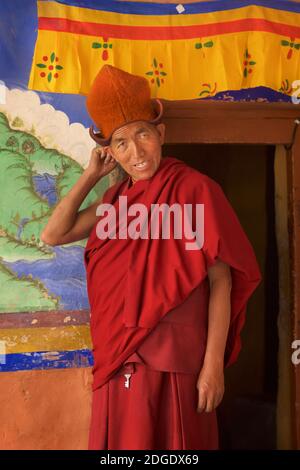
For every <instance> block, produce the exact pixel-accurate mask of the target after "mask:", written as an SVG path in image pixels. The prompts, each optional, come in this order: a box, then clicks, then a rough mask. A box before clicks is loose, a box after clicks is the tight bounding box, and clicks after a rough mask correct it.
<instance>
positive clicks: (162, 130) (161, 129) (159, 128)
mask: <svg viewBox="0 0 300 470" xmlns="http://www.w3.org/2000/svg"><path fill="white" fill-rule="evenodd" d="M156 129H157V131H158V134H159V140H160V144H161V145H163V144H164V142H165V132H166V126H165V124H163V123H162V122H161V123H160V124H156Z"/></svg>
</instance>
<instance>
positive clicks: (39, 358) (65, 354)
mask: <svg viewBox="0 0 300 470" xmlns="http://www.w3.org/2000/svg"><path fill="white" fill-rule="evenodd" d="M4 362H5V363H4ZM93 362H94V361H93V356H92V352H91V351H90V350H89V349H80V350H76V351H41V352H31V353H19V354H6V355H1V357H0V372H14V371H17V370H35V369H69V368H72V367H75V368H76V367H90V366H92V365H93Z"/></svg>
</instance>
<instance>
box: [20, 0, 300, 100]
mask: <svg viewBox="0 0 300 470" xmlns="http://www.w3.org/2000/svg"><path fill="white" fill-rule="evenodd" d="M103 64H112V65H115V66H116V67H119V68H122V69H124V70H126V71H128V72H131V73H135V74H138V75H141V76H144V77H146V78H147V79H148V80H149V83H150V85H151V90H152V96H153V97H161V98H165V99H170V100H172V99H199V98H206V97H213V96H215V95H216V94H217V93H219V92H222V91H225V90H241V89H249V88H254V87H260V86H263V87H268V88H270V89H272V90H275V91H277V92H278V91H279V92H281V93H283V94H287V95H291V94H292V93H293V91H294V90H293V88H292V83H293V81H294V80H297V79H299V78H300V3H296V2H293V1H256V2H253V1H239V0H237V1H235V0H229V1H226V2H224V1H214V2H199V3H191V4H183V5H181V6H180V5H176V4H158V3H136V2H119V1H102V0H80V1H72V0H61V1H38V36H37V41H36V46H35V51H34V56H33V62H32V68H31V73H30V79H29V88H31V89H33V90H40V91H47V92H54V93H75V94H86V93H87V92H88V90H89V87H90V85H91V83H92V81H93V79H94V77H95V75H96V74H97V72H98V70H99V69H100V68H101V67H102V65H103Z"/></svg>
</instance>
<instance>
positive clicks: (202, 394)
mask: <svg viewBox="0 0 300 470" xmlns="http://www.w3.org/2000/svg"><path fill="white" fill-rule="evenodd" d="M206 401H207V389H206V388H205V387H200V388H199V389H198V407H197V411H198V413H201V412H202V411H204V410H205V408H206Z"/></svg>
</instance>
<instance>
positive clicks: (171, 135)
mask: <svg viewBox="0 0 300 470" xmlns="http://www.w3.org/2000/svg"><path fill="white" fill-rule="evenodd" d="M162 102H163V105H164V123H165V124H166V128H167V129H166V143H168V144H176V143H186V144H188V143H208V144H209V143H211V144H212V143H215V144H218V143H229V142H230V143H236V144H243V143H244V144H263V145H266V144H270V145H276V144H290V143H291V141H292V136H293V130H294V126H295V119H297V118H299V119H300V106H298V105H294V104H290V103H252V102H224V101H223V102H222V101H201V100H200V101H198V100H180V101H167V100H162Z"/></svg>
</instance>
